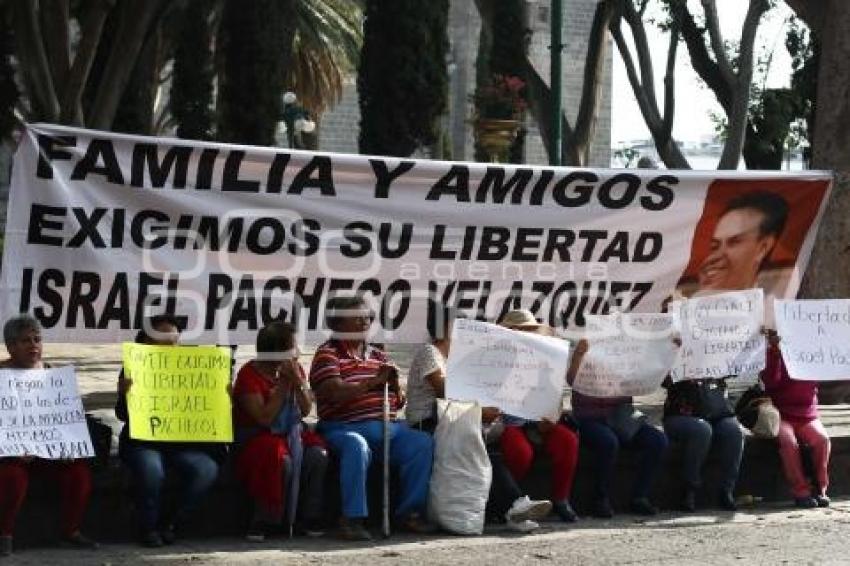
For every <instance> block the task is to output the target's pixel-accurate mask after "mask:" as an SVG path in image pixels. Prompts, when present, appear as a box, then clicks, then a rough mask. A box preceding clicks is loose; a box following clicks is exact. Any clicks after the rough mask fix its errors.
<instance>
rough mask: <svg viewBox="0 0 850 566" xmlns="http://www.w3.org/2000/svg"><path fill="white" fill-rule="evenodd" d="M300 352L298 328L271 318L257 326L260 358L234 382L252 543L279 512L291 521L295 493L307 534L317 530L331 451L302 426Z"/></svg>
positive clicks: (240, 470)
mask: <svg viewBox="0 0 850 566" xmlns="http://www.w3.org/2000/svg"><path fill="white" fill-rule="evenodd" d="M298 354H299V352H298V345H297V344H296V342H295V328H294V327H293V326H292V325H291V324H287V323H284V322H272V323H271V324H269V325H267V326H265V327H263V328H261V329H260V331H259V332H258V333H257V358H256V359H255V360H253V361H250V362H248V363H247V364H245V365H244V366H242V368H241V369H240V370H239V374H238V375H237V377H236V385H235V386H234V388H233V396H234V401H235V402H234V405H233V420H234V422H235V425H236V442H237V446H238V448H237V449H238V453H237V456H236V477H237V478H239V480H240V481H241V482H242V483H243V484H245V487H246V489H247V490H248V493H249V495H250V496H251V499H253V501H254V517H253V519H252V522H251V527H250V529H249V531H248V536H247V538H248V540H251V541H254V542H261V541H263V540H265V538H266V535H267V534H268V531H269V530H271V529H273V528H274V527H275V526H277V525H280V522H281V519H282V518H283V517H284V514H286V520H287V521H288V523H289V526H290V528H291V527H292V524H293V523H294V521H295V515H296V511H297V508H298V503H299V492H300V494H301V498H300V499H301V502H300V503H301V513H300V515H301V517H300V519H301V521H302V526H303V528H304V531H305V533H306V534H308V535H313V536H317V535H320V534H321V516H322V488H323V485H324V480H325V470H326V469H327V463H328V453H327V450H326V449H325V444H324V441H323V440H322V439H321V438H320V437H319V435H317V434H316V433H314V432H312V431H310V430H305V429H303V428H302V426H301V419H302V417H306V416H307V415H308V414H309V413H310V409H311V408H312V407H313V399H312V397H311V395H310V391H309V389H308V387H307V376H306V375H305V373H304V369H303V368H302V367H301V364H299V363H298ZM284 502H286V503H287V505H286V507H287V509H284Z"/></svg>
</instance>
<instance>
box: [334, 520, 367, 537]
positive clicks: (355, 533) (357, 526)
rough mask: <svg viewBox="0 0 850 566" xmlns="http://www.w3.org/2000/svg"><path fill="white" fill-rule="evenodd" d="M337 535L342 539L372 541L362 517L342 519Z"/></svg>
mask: <svg viewBox="0 0 850 566" xmlns="http://www.w3.org/2000/svg"><path fill="white" fill-rule="evenodd" d="M339 537H340V538H341V539H343V540H354V541H361V542H371V541H372V535H371V534H370V533H369V531H368V530H367V529H366V525H365V524H364V521H363V519H343V520H342V522H341V523H340V525H339Z"/></svg>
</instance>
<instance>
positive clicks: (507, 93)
mask: <svg viewBox="0 0 850 566" xmlns="http://www.w3.org/2000/svg"><path fill="white" fill-rule="evenodd" d="M524 89H525V82H524V81H523V80H522V79H521V78H519V77H514V76H511V75H498V74H497V75H493V77H492V78H491V79H490V81H489V82H487V83H486V84H483V85H481V86H479V87H478V89H477V90H476V91H475V94H473V95H472V101H473V102H474V103H475V112H476V115H477V118H478V119H479V120H518V119H519V118H520V117H521V115H522V113H523V111H525V108H526V102H525V98H524V96H523V90H524Z"/></svg>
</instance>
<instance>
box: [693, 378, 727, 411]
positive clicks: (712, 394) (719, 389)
mask: <svg viewBox="0 0 850 566" xmlns="http://www.w3.org/2000/svg"><path fill="white" fill-rule="evenodd" d="M734 414H735V413H734V411H733V410H732V406H731V405H730V404H729V397H728V395H727V394H726V383H724V382H722V381H719V380H715V379H709V380H705V381H700V382H699V416H700V417H702V418H703V419H705V420H707V421H716V420H719V419H723V418H726V417H731V416H733V415H734Z"/></svg>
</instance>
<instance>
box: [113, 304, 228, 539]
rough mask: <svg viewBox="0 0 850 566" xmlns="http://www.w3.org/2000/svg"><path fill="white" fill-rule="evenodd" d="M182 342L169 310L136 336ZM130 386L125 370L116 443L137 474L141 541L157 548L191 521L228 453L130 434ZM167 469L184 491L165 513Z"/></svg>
mask: <svg viewBox="0 0 850 566" xmlns="http://www.w3.org/2000/svg"><path fill="white" fill-rule="evenodd" d="M179 340H180V326H179V324H178V321H177V319H176V318H175V317H173V316H171V315H166V314H163V315H156V316H153V317H151V318H150V319H149V320H146V321H145V325H144V327H143V328H142V330H140V331H139V333H138V335H137V336H136V342H138V343H141V344H150V345H157V346H176V345H177V343H178V341H179ZM131 386H132V381H131V380H130V379H129V378H126V377H125V376H124V372H123V370H122V371H121V374H120V375H119V376H118V403H117V404H116V405H115V414H116V416H117V417H118V418H119V419H120V420H122V421H124V423H125V424H124V428H123V429H122V430H121V436H120V437H119V441H118V454H119V455H120V456H121V459H122V460H123V461H124V463H125V464H126V465H127V467H128V468H130V471H131V472H132V474H133V481H134V483H135V486H134V487H135V492H136V506H137V511H138V513H139V521H140V527H141V543H142V545H144V546H148V547H154V548H155V547H160V546H162V545H163V544H172V543H173V542H174V540H175V538H176V535H175V529H176V528H178V527H180V525H181V524H182V523H185V522H186V521H187V520H188V518H189V516H190V515H191V513H192V511H193V510H194V509H195V507H196V506H197V504H198V503H199V502H200V501H201V499H202V498H203V497H204V495H205V494H206V492H207V491H208V490H209V489H210V487H212V485H213V483H215V480H216V478H217V477H218V470H219V467H220V466H221V464H222V463H223V461H224V458H225V457H226V455H227V454H226V449H225V448H224V446H223V445H221V444H207V443H201V442H195V443H188V442H180V443H177V442H150V441H145V440H136V439H133V438H130V423H129V413H128V410H127V392H128V391H129V390H130V387H131ZM168 468H172V469H173V471H175V472H177V474H178V476H179V478H180V492H179V495H178V500H177V505H176V508H175V510H174V512H173V513H171V514H169V515H167V516H166V517H162V514H161V509H160V495H161V492H162V487H163V484H164V483H165V476H166V469H168Z"/></svg>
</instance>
